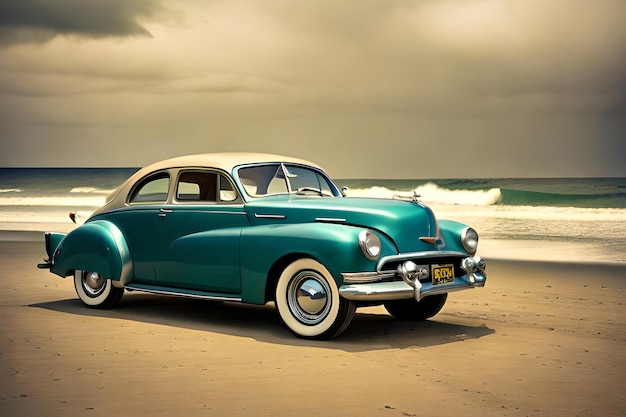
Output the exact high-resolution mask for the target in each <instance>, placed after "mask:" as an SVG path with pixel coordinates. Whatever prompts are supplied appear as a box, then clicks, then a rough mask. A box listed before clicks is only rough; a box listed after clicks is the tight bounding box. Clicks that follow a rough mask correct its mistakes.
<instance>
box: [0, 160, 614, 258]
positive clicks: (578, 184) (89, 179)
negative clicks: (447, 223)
mask: <svg viewBox="0 0 626 417" xmlns="http://www.w3.org/2000/svg"><path fill="white" fill-rule="evenodd" d="M138 169H139V168H0V231H4V232H12V233H17V232H44V231H59V232H68V231H70V230H72V229H73V228H74V227H75V225H74V224H73V223H72V222H71V221H70V220H69V217H68V213H69V212H70V211H72V212H77V213H78V216H77V217H78V221H79V223H80V222H84V221H85V220H86V219H87V218H88V217H89V215H90V214H91V212H93V211H94V210H95V209H97V208H98V207H100V206H102V205H103V204H104V201H105V199H106V197H107V196H108V195H109V194H110V193H111V192H112V191H113V190H115V188H116V187H117V186H119V185H120V184H121V183H122V182H123V181H124V180H125V179H126V178H128V177H129V176H130V175H132V174H133V173H134V172H136V171H137V170H138ZM334 181H335V183H336V184H337V185H338V186H339V187H344V186H345V187H348V191H347V195H348V196H349V197H370V198H397V197H411V196H413V195H414V194H416V195H418V196H419V197H418V198H419V200H420V201H421V202H423V203H424V204H427V205H428V206H430V207H431V208H432V209H433V211H434V212H435V215H436V216H437V218H439V219H443V218H446V219H452V220H457V221H461V222H463V223H467V224H468V225H470V226H472V227H474V228H475V229H476V230H477V231H478V232H479V234H480V237H481V244H480V245H479V255H480V254H481V253H482V252H483V251H484V252H485V255H487V254H488V255H491V256H495V257H500V258H501V257H504V258H510V259H521V260H553V261H583V262H584V261H597V262H626V178H476V179H436V178H433V179H421V178H420V179H375V178H374V179H335V180H334Z"/></svg>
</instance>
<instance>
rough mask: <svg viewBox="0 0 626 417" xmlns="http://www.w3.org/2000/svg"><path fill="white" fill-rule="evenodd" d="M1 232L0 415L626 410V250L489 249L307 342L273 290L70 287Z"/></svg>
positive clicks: (29, 248)
mask: <svg viewBox="0 0 626 417" xmlns="http://www.w3.org/2000/svg"><path fill="white" fill-rule="evenodd" d="M43 256H44V251H43V245H42V244H41V243H39V242H16V241H3V242H0V264H1V265H2V266H3V267H2V269H1V272H0V277H1V282H2V287H3V289H2V291H0V338H1V343H2V345H1V347H0V415H1V416H7V417H9V416H11V417H12V416H29V417H39V416H72V417H76V416H118V417H120V416H152V417H154V416H159V415H162V416H300V415H302V416H388V417H395V416H431V417H432V416H482V417H484V416H551V417H555V416H567V417H572V416H586V417H589V416H603V417H608V416H624V415H626V394H625V391H626V372H625V371H624V368H625V365H626V343H625V342H626V317H625V307H624V304H625V302H626V297H625V291H624V287H625V286H626V265H624V264H600V263H596V264H565V263H550V262H534V263H531V262H520V261H505V260H499V261H498V260H490V259H489V258H487V260H488V282H487V286H486V287H485V288H483V289H476V290H471V291H464V292H459V293H453V294H451V295H450V296H449V298H448V303H447V304H446V306H445V307H444V309H443V310H442V311H441V313H440V314H438V315H437V316H436V317H434V318H433V319H432V320H430V321H427V322H420V323H411V322H401V321H397V320H394V319H392V318H391V316H389V315H388V314H387V313H386V312H385V310H384V309H383V308H382V307H372V308H367V309H360V310H358V311H357V315H356V317H355V319H354V321H353V322H352V325H351V327H350V328H349V329H348V331H347V332H346V333H344V334H343V335H342V336H341V337H339V338H338V339H335V340H332V341H327V342H316V341H305V340H300V339H297V338H295V337H294V336H292V335H291V334H290V333H289V332H288V331H287V329H286V328H284V327H283V325H282V324H281V322H280V320H279V318H278V315H277V313H276V312H275V310H274V307H273V305H267V306H263V307H255V306H244V305H238V304H229V303H212V302H207V301H200V300H190V299H183V298H174V297H159V296H153V295H147V294H140V293H126V294H125V296H124V298H123V299H122V302H121V304H120V306H119V307H118V308H116V309H114V310H107V311H97V310H90V309H87V308H84V307H83V306H82V304H81V303H80V302H79V300H78V298H77V297H76V294H75V292H74V288H73V285H72V281H71V280H68V279H65V280H64V279H61V278H59V277H57V276H55V275H53V274H50V273H49V272H47V271H45V270H39V269H37V268H36V264H37V262H39V261H40V260H41V258H42V257H43Z"/></svg>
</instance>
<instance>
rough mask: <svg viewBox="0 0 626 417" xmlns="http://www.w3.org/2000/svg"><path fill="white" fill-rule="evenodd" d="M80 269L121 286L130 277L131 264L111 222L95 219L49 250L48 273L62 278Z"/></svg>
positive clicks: (124, 244)
mask: <svg viewBox="0 0 626 417" xmlns="http://www.w3.org/2000/svg"><path fill="white" fill-rule="evenodd" d="M76 269H82V270H85V271H95V272H99V273H100V274H102V275H103V276H105V277H106V278H110V279H111V280H112V281H114V285H115V286H117V287H123V286H124V285H126V284H127V283H128V282H129V281H130V280H131V278H132V261H131V258H130V252H129V250H128V245H127V244H126V241H125V239H124V236H123V235H122V232H120V230H119V229H118V228H117V227H116V226H115V225H114V224H113V223H111V222H108V221H105V220H96V221H93V222H89V223H85V224H83V225H82V226H80V227H78V228H76V229H74V230H73V231H71V232H70V233H68V234H67V235H66V236H65V237H64V238H63V239H62V240H61V242H60V243H59V244H58V246H57V247H56V249H54V251H53V256H52V267H51V268H50V271H51V272H53V273H55V274H57V275H59V276H62V277H65V276H67V275H70V274H71V273H72V271H74V270H76Z"/></svg>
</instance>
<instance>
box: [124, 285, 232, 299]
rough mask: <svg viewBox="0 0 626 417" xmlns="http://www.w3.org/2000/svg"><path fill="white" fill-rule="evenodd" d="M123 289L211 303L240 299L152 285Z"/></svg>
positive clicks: (130, 286)
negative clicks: (196, 299) (197, 299)
mask: <svg viewBox="0 0 626 417" xmlns="http://www.w3.org/2000/svg"><path fill="white" fill-rule="evenodd" d="M124 289H126V290H128V291H141V292H147V293H151V294H160V295H173V296H176V297H189V298H199V299H202V300H213V301H237V302H241V298H239V297H234V296H233V297H230V296H224V295H215V294H211V293H208V292H202V291H193V290H181V289H177V288H166V287H157V286H153V285H137V284H135V285H126V286H125V287H124Z"/></svg>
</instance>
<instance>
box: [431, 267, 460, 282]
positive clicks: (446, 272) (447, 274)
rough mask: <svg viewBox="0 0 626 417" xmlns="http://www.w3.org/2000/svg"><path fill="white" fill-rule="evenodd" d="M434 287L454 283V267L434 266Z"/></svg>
mask: <svg viewBox="0 0 626 417" xmlns="http://www.w3.org/2000/svg"><path fill="white" fill-rule="evenodd" d="M432 270H433V273H432V274H431V276H432V278H433V285H439V284H446V283H448V282H454V265H433V266H432Z"/></svg>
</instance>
